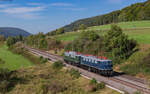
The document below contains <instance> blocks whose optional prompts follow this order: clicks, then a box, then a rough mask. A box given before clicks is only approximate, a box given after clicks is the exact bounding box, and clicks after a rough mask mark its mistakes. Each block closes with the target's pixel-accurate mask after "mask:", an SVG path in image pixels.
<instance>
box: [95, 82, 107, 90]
mask: <svg viewBox="0 0 150 94" xmlns="http://www.w3.org/2000/svg"><path fill="white" fill-rule="evenodd" d="M104 88H105V83H104V82H101V83H98V84H97V89H104Z"/></svg>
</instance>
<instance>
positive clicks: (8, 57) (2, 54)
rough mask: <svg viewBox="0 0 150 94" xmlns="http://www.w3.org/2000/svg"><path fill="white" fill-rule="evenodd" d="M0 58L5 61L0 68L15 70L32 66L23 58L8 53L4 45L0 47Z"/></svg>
mask: <svg viewBox="0 0 150 94" xmlns="http://www.w3.org/2000/svg"><path fill="white" fill-rule="evenodd" d="M0 58H1V59H2V60H3V61H5V63H4V64H1V65H0V67H1V68H8V69H9V70H16V69H19V68H23V67H28V66H32V65H33V63H32V62H30V61H29V60H28V59H26V58H24V57H23V56H21V55H17V54H14V53H12V52H10V51H9V50H8V47H7V46H6V45H5V44H3V45H1V46H0Z"/></svg>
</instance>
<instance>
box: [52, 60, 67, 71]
mask: <svg viewBox="0 0 150 94" xmlns="http://www.w3.org/2000/svg"><path fill="white" fill-rule="evenodd" d="M63 66H64V65H63V63H62V62H61V61H57V62H55V63H53V64H52V67H53V69H59V70H60V69H62V68H63Z"/></svg>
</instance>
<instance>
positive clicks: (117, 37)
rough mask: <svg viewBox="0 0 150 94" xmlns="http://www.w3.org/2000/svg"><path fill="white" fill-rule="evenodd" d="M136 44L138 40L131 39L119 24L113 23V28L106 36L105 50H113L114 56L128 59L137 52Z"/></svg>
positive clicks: (112, 54)
mask: <svg viewBox="0 0 150 94" xmlns="http://www.w3.org/2000/svg"><path fill="white" fill-rule="evenodd" d="M136 45H137V43H136V41H135V40H132V39H129V38H128V36H127V35H125V34H124V33H123V32H122V29H121V28H120V27H118V26H117V25H112V27H111V30H110V31H108V32H107V34H106V35H105V36H104V47H105V52H111V53H110V54H111V56H112V57H113V58H114V57H117V58H118V59H127V58H128V57H129V56H130V55H131V54H132V53H133V52H135V47H136ZM117 58H116V59H117Z"/></svg>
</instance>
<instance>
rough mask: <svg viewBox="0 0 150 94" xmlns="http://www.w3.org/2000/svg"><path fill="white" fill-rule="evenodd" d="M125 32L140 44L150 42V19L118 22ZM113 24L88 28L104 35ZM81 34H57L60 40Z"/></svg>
mask: <svg viewBox="0 0 150 94" xmlns="http://www.w3.org/2000/svg"><path fill="white" fill-rule="evenodd" d="M117 25H118V26H120V27H121V28H122V29H123V31H124V33H125V34H127V35H128V36H129V37H130V38H133V39H135V40H136V41H137V42H138V43H140V44H150V36H149V35H150V21H135V22H122V23H118V24H117ZM110 27H111V24H109V25H102V26H94V27H89V28H88V29H87V30H93V31H97V33H98V34H99V35H104V34H105V32H107V30H109V29H110ZM79 35H80V32H68V33H65V34H62V35H57V36H55V37H56V38H57V39H58V40H62V41H72V40H74V39H76V38H78V36H79Z"/></svg>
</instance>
